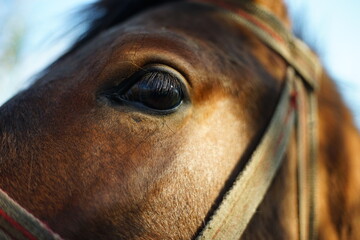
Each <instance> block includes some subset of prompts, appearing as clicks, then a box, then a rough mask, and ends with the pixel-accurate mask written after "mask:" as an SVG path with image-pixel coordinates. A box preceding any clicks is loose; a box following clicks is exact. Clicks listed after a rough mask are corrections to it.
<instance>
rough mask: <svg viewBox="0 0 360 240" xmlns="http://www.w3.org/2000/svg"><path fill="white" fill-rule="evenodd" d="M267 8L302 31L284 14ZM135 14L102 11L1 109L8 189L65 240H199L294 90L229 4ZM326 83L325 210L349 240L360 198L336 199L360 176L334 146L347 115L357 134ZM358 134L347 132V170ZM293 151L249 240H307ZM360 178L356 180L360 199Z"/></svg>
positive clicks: (191, 4)
mask: <svg viewBox="0 0 360 240" xmlns="http://www.w3.org/2000/svg"><path fill="white" fill-rule="evenodd" d="M138 2H139V3H138ZM140 2H141V3H140ZM210 2H216V1H210ZM218 2H220V1H218ZM254 2H256V4H259V5H261V6H262V7H264V8H266V9H268V10H269V11H271V12H273V14H274V16H276V17H277V18H279V19H281V20H282V22H283V23H284V25H285V26H288V27H289V26H290V23H289V20H288V18H287V15H286V8H285V6H284V5H283V3H281V2H280V1H276V2H274V3H269V2H267V1H254ZM136 3H138V4H139V5H136ZM224 3H226V4H229V5H231V6H232V7H233V8H241V6H242V5H241V4H240V3H237V2H236V1H230V0H229V1H224ZM128 4H129V6H124V7H122V6H121V4H120V3H118V2H116V1H100V2H98V3H96V5H95V7H97V8H100V10H103V11H104V13H103V14H104V15H101V17H99V18H98V19H96V20H95V21H94V22H93V28H91V29H90V30H89V33H88V34H87V35H85V36H84V37H83V38H81V40H80V41H79V42H78V44H76V45H75V46H74V47H73V48H72V49H71V50H70V51H69V52H68V53H66V54H65V55H64V56H63V57H61V58H60V59H59V60H58V61H56V62H55V63H54V64H52V65H51V66H50V67H49V68H48V69H46V70H45V71H44V72H43V73H42V75H41V77H39V79H38V80H36V81H35V82H34V84H33V85H32V86H30V87H29V88H28V89H27V90H25V91H23V92H21V93H19V94H18V95H17V96H15V97H14V98H12V99H11V100H9V101H8V102H7V103H6V104H4V105H3V106H2V107H1V108H0V153H1V155H0V163H1V165H0V176H1V181H0V187H1V189H3V190H4V191H5V192H6V193H7V194H8V195H9V196H10V197H11V198H13V199H14V200H15V201H17V202H18V203H19V204H20V205H21V206H22V207H24V208H25V209H27V210H28V211H29V212H31V213H32V214H33V215H34V216H36V217H37V218H38V219H40V220H41V221H43V222H44V223H46V224H47V225H48V226H49V227H50V228H51V229H52V230H53V231H55V232H56V233H58V234H59V235H61V236H62V237H64V238H66V239H105V238H106V239H119V238H120V239H190V238H192V237H195V236H196V234H198V233H199V232H200V231H201V229H202V228H203V226H204V223H205V222H207V221H208V220H209V218H210V217H211V215H212V213H213V212H214V211H215V209H216V208H217V206H218V205H219V204H220V202H221V200H222V197H223V195H224V194H225V192H226V191H227V190H228V189H229V187H230V186H231V185H232V183H233V181H234V179H235V178H236V177H237V175H238V174H239V172H241V171H242V170H243V169H244V167H245V165H246V163H247V161H248V159H249V158H250V156H251V155H252V153H253V151H254V150H255V148H256V146H257V145H258V144H259V142H260V140H261V137H262V136H263V134H264V132H265V131H266V127H267V126H268V123H269V121H270V119H271V117H272V114H273V112H274V109H275V107H276V104H277V102H278V100H279V96H280V92H281V89H282V88H283V86H284V84H285V80H286V76H287V66H288V63H287V61H286V60H285V59H284V58H283V57H282V56H280V55H279V54H278V53H277V52H275V51H273V49H271V48H269V47H268V46H267V45H266V44H264V43H263V41H262V40H261V39H259V37H258V36H257V35H256V34H255V33H254V32H253V31H251V30H250V29H249V28H248V27H246V26H244V25H241V24H239V23H238V22H237V21H235V20H234V19H233V18H230V17H229V15H228V14H224V9H223V8H221V7H219V6H218V5H216V4H213V3H212V4H208V3H204V2H202V1H154V4H153V5H154V6H152V4H150V5H147V4H145V3H143V1H134V3H130V1H129V2H128ZM155 5H156V6H155ZM140 6H143V7H140ZM125 7H128V9H133V13H131V14H129V13H128V15H126V14H125V13H126V11H124V9H125ZM129 11H130V10H129ZM131 11H132V10H131ZM321 82H322V86H321V90H320V93H319V95H320V96H323V97H322V98H321V99H323V100H321V99H320V100H319V101H320V102H319V105H320V106H319V109H323V110H321V111H320V113H319V116H320V120H319V121H320V124H321V123H323V124H322V125H321V126H320V129H319V141H320V147H322V148H321V149H320V150H319V151H320V152H319V156H320V157H319V159H320V163H319V169H322V171H321V172H320V173H319V181H318V182H319V183H318V189H319V195H318V197H317V198H316V202H317V205H318V206H320V207H319V208H317V210H316V212H317V215H319V223H318V226H320V227H319V228H320V230H321V227H322V229H323V230H324V229H326V231H325V232H323V233H322V232H321V231H319V232H320V233H319V236H322V237H324V239H329V238H326V236H340V235H339V233H338V232H339V231H341V229H342V228H340V227H338V226H339V225H336V224H335V223H339V222H341V224H344V226H353V227H354V225H353V224H354V223H355V220H354V219H359V216H360V212H359V209H360V208H359V207H358V206H359V205H358V204H357V205H356V206H357V208H356V209H357V215H356V214H355V213H354V215H351V214H350V212H348V214H349V215H351V216H352V217H349V218H348V219H349V221H348V222H349V223H348V225H346V222H347V221H345V220H344V218H343V217H342V216H339V214H338V211H339V209H347V210H349V208H347V206H350V205H351V204H352V203H358V202H359V201H358V200H359V198H358V197H355V195H353V192H352V191H348V192H347V194H348V195H349V196H348V198H347V197H345V195H344V194H343V189H335V190H334V192H329V190H330V189H329V187H328V183H327V181H326V180H327V179H330V178H329V176H330V172H331V174H335V175H336V176H337V177H338V178H334V179H342V177H344V176H345V175H347V174H348V173H349V171H350V169H352V167H351V166H354V165H351V164H345V163H343V162H342V161H340V160H339V161H336V160H333V161H332V162H330V163H329V161H328V160H327V159H328V158H329V156H331V157H332V158H333V159H339V158H338V156H339V155H340V152H339V151H338V150H335V149H332V147H331V146H333V145H331V144H330V143H329V142H330V141H329V139H326V138H325V136H324V135H323V134H330V133H329V131H328V130H329V129H331V128H332V127H333V126H335V125H336V122H334V121H332V120H331V121H330V120H327V119H329V118H330V119H332V116H333V115H336V114H338V113H339V112H341V114H339V116H340V115H341V116H344V117H342V118H340V117H339V118H338V119H340V120H339V121H342V122H343V124H344V125H349V126H353V125H351V124H352V123H351V120H350V117H349V114H348V113H347V110H346V108H345V107H344V105H343V104H342V103H341V102H340V100H339V99H338V97H337V96H338V94H337V93H336V90H335V88H334V86H333V84H332V83H331V82H330V81H329V80H328V79H327V76H326V74H323V75H322V76H321ZM329 92H330V93H333V95H331V94H330V95H329ZM324 99H325V100H324ZM329 99H330V100H329ZM334 99H335V100H334ZM329 101H330V102H332V104H329ZM334 104H335V105H336V106H337V108H336V107H334ZM329 116H330V117H329ZM348 122H349V124H347V123H348ZM332 132H333V130H332ZM354 132H355V131H347V132H344V131H342V130H341V131H340V130H338V131H335V132H334V136H338V137H339V138H341V139H343V142H342V143H341V145H344V146H342V147H344V148H343V149H348V150H347V151H346V150H344V151H343V152H342V153H341V154H346V156H349V158H348V159H351V157H350V156H354V150H353V148H351V147H350V146H349V145H347V147H345V146H346V143H347V141H348V140H347V139H348V135H349V136H352V137H351V139H353V140H352V141H355V142H356V141H357V142H356V144H357V143H358V138H357V135H353V134H354ZM347 134H348V135H347ZM294 142H295V136H292V137H291V139H290V144H289V147H288V150H287V152H286V157H285V159H284V160H283V164H282V165H281V167H280V169H279V170H278V174H277V175H276V177H275V179H274V180H273V182H272V184H271V186H270V189H269V191H268V192H267V194H266V195H265V197H264V199H263V201H262V203H261V205H260V206H259V209H258V211H257V212H256V214H255V215H254V216H253V218H252V220H251V221H250V223H249V225H248V227H247V229H246V231H245V233H244V235H243V237H244V238H245V239H250V238H251V239H257V238H259V239H262V238H263V237H264V236H266V238H267V239H296V236H297V232H298V212H297V207H296V205H297V179H296V169H297V165H296V161H294V158H295V156H296V152H297V151H296V148H295V147H294V146H295V145H294ZM353 146H355V144H353ZM350 148H351V149H350ZM329 151H330V152H331V153H329ZM342 156H345V155H342ZM340 158H341V157H340ZM343 159H345V158H343ZM353 164H355V162H353ZM356 164H357V165H358V164H359V162H357V163H356ZM330 165H331V166H332V167H330ZM336 166H342V167H341V168H336ZM333 167H335V168H333ZM338 171H339V172H338ZM333 176H334V175H333ZM352 176H354V177H355V175H351V174H350V175H347V177H344V178H346V181H345V182H351V184H353V186H354V187H352V189H355V188H358V187H359V182H360V181H354V180H353V179H352ZM357 176H358V175H357ZM331 179H332V178H331ZM343 185H344V184H343ZM336 186H339V185H336ZM340 186H342V185H341V184H340ZM358 189H359V188H358ZM331 196H336V197H335V198H333V199H332V200H331V201H330V202H329V201H328V199H331ZM341 199H342V200H344V201H343V202H341ZM345 199H349V200H346V201H345ZM337 204H339V205H337ZM335 205H337V206H342V207H339V208H334V209H331V207H333V206H335ZM351 206H354V209H355V205H351ZM331 213H334V214H335V215H336V216H338V217H337V218H336V217H335V216H334V218H327V217H328V216H329V215H332V214H331ZM339 219H341V220H339ZM329 229H330V230H329ZM353 231H355V230H353ZM357 231H358V230H357ZM327 234H330V235H327ZM334 239H335V238H334Z"/></svg>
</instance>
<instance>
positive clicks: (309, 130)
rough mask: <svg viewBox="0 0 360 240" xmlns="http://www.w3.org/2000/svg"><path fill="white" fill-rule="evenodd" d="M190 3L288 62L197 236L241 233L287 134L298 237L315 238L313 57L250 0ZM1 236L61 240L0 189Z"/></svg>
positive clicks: (231, 237) (316, 69) (232, 237)
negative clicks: (272, 102) (292, 147)
mask: <svg viewBox="0 0 360 240" xmlns="http://www.w3.org/2000/svg"><path fill="white" fill-rule="evenodd" d="M193 1H197V2H201V3H204V4H210V5H212V6H216V7H220V9H219V13H220V14H223V15H226V16H227V17H229V18H231V19H233V20H234V21H236V22H238V23H239V24H240V25H242V26H245V27H247V28H248V29H250V30H251V31H252V32H253V33H254V34H256V35H257V36H258V37H259V38H260V39H261V40H262V41H263V43H264V44H266V45H267V46H268V47H270V48H271V49H273V50H274V51H275V52H277V53H278V54H279V55H280V56H281V57H282V58H283V59H284V60H285V61H286V62H287V63H288V69H287V73H286V81H285V83H284V86H283V89H282V91H281V96H280V99H279V102H278V103H277V106H276V109H275V112H274V114H273V116H272V118H271V120H270V123H269V125H268V127H267V130H266V132H265V134H264V135H263V137H262V139H261V141H260V144H259V145H258V146H257V148H256V150H255V151H254V153H253V154H252V157H251V158H250V159H249V161H248V162H247V165H246V166H245V168H244V170H243V171H242V172H240V173H239V174H238V176H237V178H236V180H235V181H234V182H233V185H232V187H231V188H230V190H229V191H228V192H227V193H226V194H225V196H224V197H223V200H222V201H221V203H220V205H219V207H218V208H217V209H216V211H215V212H214V214H213V216H212V217H211V219H210V221H209V222H208V223H207V224H206V225H205V227H204V228H203V230H202V231H201V232H200V234H199V235H198V236H197V238H196V239H197V240H205V239H206V240H208V239H218V240H224V239H226V240H237V239H239V238H240V237H241V236H242V234H243V232H244V231H245V229H246V227H247V225H248V223H249V222H250V220H251V218H252V216H253V215H254V214H255V211H256V209H257V208H258V206H259V205H260V203H261V201H262V200H263V198H264V196H265V194H266V192H267V191H268V189H269V187H270V184H271V182H272V180H273V178H274V177H275V175H276V172H277V170H278V169H279V167H280V166H281V163H282V160H283V158H284V155H285V153H286V150H287V148H288V146H289V141H290V137H291V135H292V134H295V136H296V147H297V165H298V166H297V169H298V174H297V175H298V177H297V182H298V216H299V226H298V228H299V231H298V232H299V239H300V240H307V239H311V240H312V239H315V238H316V231H315V229H316V218H315V183H316V181H315V171H316V158H317V157H316V155H317V154H316V149H317V142H316V139H317V137H316V134H317V129H316V123H317V120H316V119H317V116H316V114H317V110H316V90H317V89H318V83H317V80H318V79H319V76H320V74H321V65H320V63H319V61H318V59H317V57H316V56H315V54H314V53H313V52H312V51H311V50H310V49H309V48H308V47H307V46H306V45H305V44H304V43H302V42H301V41H300V40H298V39H297V38H295V37H294V36H293V35H292V33H291V32H290V31H289V30H288V29H286V28H285V27H284V26H283V24H282V23H281V22H280V21H279V20H278V19H277V18H276V17H275V16H274V15H272V14H271V13H270V12H268V11H266V10H265V9H263V8H261V7H260V6H258V5H256V4H254V3H252V2H251V1H239V2H237V5H238V4H240V5H241V8H238V7H236V8H235V7H234V6H232V5H230V4H227V3H224V2H221V1H216V0H193ZM294 129H295V131H293V130H294ZM0 238H1V239H16V240H37V239H49V240H50V239H61V238H60V237H59V236H58V235H57V234H55V233H53V232H52V231H51V230H50V229H49V228H48V227H47V226H46V225H45V224H43V223H42V222H41V221H40V220H38V219H37V218H36V217H34V216H33V215H32V214H30V213H29V212H28V211H26V210H25V209H24V208H22V207H21V206H20V205H19V204H17V203H16V202H15V201H13V200H12V199H11V198H10V197H9V196H8V195H7V194H6V193H5V192H3V191H2V190H0Z"/></svg>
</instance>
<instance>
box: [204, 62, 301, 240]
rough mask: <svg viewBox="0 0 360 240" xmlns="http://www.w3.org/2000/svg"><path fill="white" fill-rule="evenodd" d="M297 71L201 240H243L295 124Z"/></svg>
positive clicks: (289, 77) (288, 79) (291, 74)
mask: <svg viewBox="0 0 360 240" xmlns="http://www.w3.org/2000/svg"><path fill="white" fill-rule="evenodd" d="M294 77H295V75H294V71H293V69H292V68H289V69H288V72H287V81H286V82H285V86H284V88H283V90H282V93H281V97H280V100H279V103H278V105H277V107H276V110H275V113H274V115H273V117H272V119H271V121H270V124H269V126H268V128H267V130H266V132H265V134H264V137H263V138H262V140H261V142H260V144H259V145H258V147H257V149H256V150H255V152H254V153H253V155H252V157H251V158H250V160H249V162H248V164H247V166H246V167H245V169H244V170H243V171H242V172H241V173H240V174H239V175H238V177H237V178H236V180H235V182H234V184H233V186H232V187H231V189H230V190H229V191H228V192H227V193H226V195H225V197H224V199H223V201H222V202H221V205H220V206H219V208H218V209H217V210H216V211H215V213H214V215H213V217H212V218H211V220H210V221H209V223H208V224H207V225H206V226H205V228H204V229H203V231H202V232H201V233H200V235H199V236H198V237H197V239H198V240H205V239H206V240H208V239H218V240H223V239H227V240H232V239H239V237H240V236H241V235H242V234H243V232H244V230H245V228H246V227H247V225H248V223H249V222H250V220H251V218H252V216H253V215H254V213H255V211H256V209H257V207H258V206H259V205H260V203H261V201H262V199H263V198H264V196H265V194H266V192H267V190H268V188H269V187H270V184H271V182H272V180H273V178H274V176H275V174H276V172H277V170H278V169H279V167H280V165H281V162H282V160H283V158H284V154H285V152H286V149H287V147H288V144H289V139H290V136H291V134H292V130H293V126H294V123H295V122H294V121H295V110H296V109H295V107H296V106H295V104H294V103H295V102H294V97H295V95H294V92H293V87H294Z"/></svg>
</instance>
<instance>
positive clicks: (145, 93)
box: [120, 71, 183, 111]
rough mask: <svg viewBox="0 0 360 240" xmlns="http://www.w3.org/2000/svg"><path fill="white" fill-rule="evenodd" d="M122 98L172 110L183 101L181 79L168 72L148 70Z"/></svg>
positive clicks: (160, 108) (159, 108)
mask: <svg viewBox="0 0 360 240" xmlns="http://www.w3.org/2000/svg"><path fill="white" fill-rule="evenodd" d="M120 98H121V99H123V100H125V101H128V102H135V103H140V104H143V105H145V106H146V107H148V108H152V109H155V110H160V111H161V110H171V109H174V108H176V107H177V106H179V105H180V104H181V103H182V101H183V91H182V87H181V83H180V80H179V79H177V78H176V77H175V76H173V75H171V74H169V73H166V72H159V71H155V72H147V73H145V74H143V75H142V76H141V77H140V79H138V80H137V82H136V83H135V84H134V85H132V87H130V88H129V89H128V90H127V91H126V92H125V94H123V95H122V96H121V97H120Z"/></svg>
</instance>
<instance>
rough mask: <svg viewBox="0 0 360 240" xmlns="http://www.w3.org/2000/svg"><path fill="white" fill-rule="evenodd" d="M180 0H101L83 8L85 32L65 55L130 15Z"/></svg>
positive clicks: (81, 13)
mask: <svg viewBox="0 0 360 240" xmlns="http://www.w3.org/2000/svg"><path fill="white" fill-rule="evenodd" d="M177 1H180V0H99V1H96V2H95V3H93V4H90V5H89V6H87V7H85V8H84V9H82V10H81V12H80V15H82V16H83V22H84V23H85V24H87V25H88V27H87V29H86V30H85V32H84V33H83V34H82V35H81V36H80V37H79V38H78V39H77V40H76V41H75V43H74V44H73V45H72V47H71V48H70V49H69V50H68V51H67V53H65V54H64V56H63V57H65V56H67V55H68V54H70V53H72V52H73V51H75V50H76V49H78V48H79V47H80V46H82V45H84V44H86V43H88V42H89V41H90V40H91V39H93V38H94V37H95V36H97V35H98V34H100V33H101V32H103V31H105V30H107V29H109V28H111V27H113V26H115V25H117V24H119V23H122V22H124V21H126V20H127V19H129V18H130V17H132V16H134V15H136V14H138V13H140V12H142V11H144V10H147V9H150V8H153V7H156V6H159V5H161V4H164V3H170V2H177Z"/></svg>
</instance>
